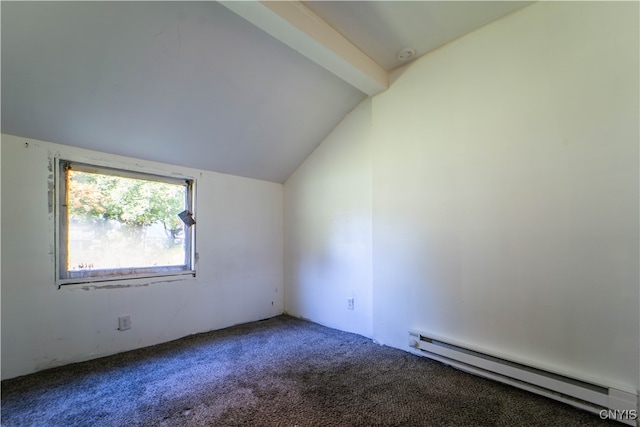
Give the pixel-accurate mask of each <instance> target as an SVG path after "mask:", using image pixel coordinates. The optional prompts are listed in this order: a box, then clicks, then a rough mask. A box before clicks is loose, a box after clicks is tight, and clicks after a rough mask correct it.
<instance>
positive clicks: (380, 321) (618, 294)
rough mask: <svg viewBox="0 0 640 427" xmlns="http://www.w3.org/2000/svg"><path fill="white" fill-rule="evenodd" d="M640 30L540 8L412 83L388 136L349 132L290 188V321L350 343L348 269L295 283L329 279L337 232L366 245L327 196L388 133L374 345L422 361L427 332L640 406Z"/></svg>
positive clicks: (402, 77) (593, 6)
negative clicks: (411, 335) (418, 354)
mask: <svg viewBox="0 0 640 427" xmlns="http://www.w3.org/2000/svg"><path fill="white" fill-rule="evenodd" d="M637 17H638V4H637V3H634V2H632V3H608V2H543V3H536V4H534V5H532V6H530V7H527V8H525V9H523V10H522V11H519V12H516V13H514V14H512V15H510V16H508V17H506V18H504V19H501V20H499V21H497V22H494V23H492V24H490V25H488V26H485V27H483V28H481V29H480V30H478V31H475V32H474V33H471V34H469V35H467V36H465V37H463V38H461V39H459V40H457V41H455V42H453V43H450V44H449V45H447V46H445V47H443V48H441V49H439V50H437V51H435V52H433V53H431V54H429V55H427V56H425V57H423V58H420V59H418V60H417V61H415V62H414V63H412V64H410V65H409V66H407V67H405V68H404V69H402V70H399V71H398V72H397V73H395V81H394V83H393V84H392V86H391V88H390V89H388V90H387V91H386V92H384V93H382V94H380V95H377V96H376V97H374V98H373V99H372V101H371V102H372V107H371V108H372V110H371V129H368V126H369V123H368V122H367V121H365V120H359V119H358V118H357V116H355V115H354V116H352V117H347V118H346V119H345V121H344V122H343V123H342V124H341V125H340V126H342V127H343V128H347V129H350V130H349V133H345V134H344V135H342V134H341V133H335V132H334V134H332V135H331V136H330V137H329V138H328V139H327V140H326V141H325V142H324V143H323V145H321V146H320V148H318V150H316V153H321V155H320V154H315V153H314V155H316V156H320V157H321V160H315V159H314V158H313V156H312V157H311V158H310V162H308V163H305V164H304V165H303V166H302V168H301V169H300V170H299V173H298V174H297V175H293V176H292V177H291V178H290V180H289V181H287V182H286V183H285V200H286V204H285V218H286V230H287V233H288V234H287V237H286V246H287V247H288V248H292V249H293V251H291V250H287V251H286V255H285V263H286V265H287V266H288V267H287V279H286V289H287V296H288V295H290V294H291V295H292V298H293V300H292V301H290V300H289V299H287V303H286V304H287V306H286V307H287V309H289V307H291V310H292V312H293V313H300V314H301V315H303V316H308V317H310V318H311V319H312V320H316V321H323V322H324V321H325V320H324V319H334V320H333V322H332V323H331V325H332V326H335V327H338V328H340V329H346V330H349V328H350V324H349V321H348V318H344V317H338V316H337V315H335V314H334V310H335V309H334V305H336V304H337V306H338V307H340V306H341V305H342V304H341V302H340V300H341V299H344V298H343V297H341V296H340V297H339V296H338V295H336V296H335V299H336V301H337V302H336V303H332V302H329V299H330V298H334V296H333V294H334V293H336V292H335V288H333V287H332V285H331V284H332V283H334V282H336V281H338V280H339V279H337V278H335V277H328V278H326V279H325V278H323V277H321V274H323V273H325V272H326V271H331V270H326V269H323V268H319V267H318V268H316V269H315V270H314V269H313V268H307V269H306V270H303V272H302V273H301V272H300V271H299V270H297V271H296V272H295V273H296V274H293V275H292V274H291V271H290V269H291V268H292V267H291V266H296V267H295V268H303V266H304V265H305V262H299V261H300V260H311V262H308V263H307V264H308V265H311V266H314V263H313V261H315V262H316V263H317V264H318V265H320V266H323V265H326V263H323V262H322V261H324V259H323V258H322V256H321V255H323V254H327V253H328V254H331V251H329V250H325V249H324V248H327V247H328V246H327V245H326V244H323V243H324V242H326V241H328V240H329V239H330V237H329V236H331V235H332V234H331V233H330V231H332V230H331V227H330V226H329V224H333V223H337V224H341V225H342V226H343V227H341V228H340V234H341V235H344V236H349V235H352V234H353V235H358V230H359V229H358V226H357V225H356V223H354V224H352V225H349V223H348V222H342V221H341V218H342V212H343V211H344V210H345V209H350V207H351V206H353V204H354V203H356V202H354V200H352V199H351V198H350V196H352V195H353V196H355V197H359V196H358V195H359V194H360V191H359V190H358V188H354V187H351V186H349V187H348V190H346V191H345V192H344V195H345V196H344V197H337V196H335V195H334V193H333V191H336V192H340V191H343V190H342V189H341V188H338V189H335V188H336V187H339V184H337V183H336V184H332V187H333V188H334V190H332V192H331V193H330V192H329V191H328V190H324V189H325V188H327V187H328V186H329V185H324V186H323V183H325V182H327V183H329V182H332V180H333V179H334V177H335V176H338V177H339V176H342V175H345V174H346V173H347V171H348V170H353V171H364V170H365V169H366V168H368V167H369V162H370V160H369V157H367V156H361V157H359V156H358V155H350V156H348V157H347V158H343V156H345V154H344V153H343V151H344V150H345V146H349V144H354V142H353V141H354V140H357V137H354V136H352V135H355V136H357V135H366V134H367V133H368V132H370V131H371V137H370V140H369V141H370V142H369V144H371V150H372V160H371V162H372V163H371V164H372V166H371V171H372V176H371V180H372V183H371V185H372V188H373V190H372V216H373V229H372V230H373V234H372V236H373V237H372V253H373V255H372V256H373V257H372V288H371V292H372V313H371V316H372V320H373V338H374V339H375V340H377V341H379V342H381V343H383V344H387V345H391V346H395V347H398V348H402V349H408V347H407V339H408V336H407V333H408V331H409V330H410V329H419V330H423V331H425V332H431V333H434V334H438V335H441V336H443V337H447V338H450V339H452V340H456V341H460V342H465V343H468V344H469V345H472V346H475V347H478V348H481V349H484V350H486V351H489V352H493V353H499V354H503V355H506V356H507V357H509V358H511V359H516V360H520V361H523V362H528V363H531V364H533V365H536V366H540V367H543V368H548V369H552V370H555V371H558V372H561V373H566V374H569V375H574V376H576V377H579V378H583V379H585V380H591V381H596V382H599V383H602V384H603V385H606V386H612V387H618V388H620V389H623V390H627V391H631V392H635V391H636V390H637V389H638V386H639V377H640V373H639V370H638V365H639V359H640V351H639V348H638V347H639V336H640V330H639V329H640V326H639V318H640V309H639V301H640V295H639V285H638V283H639V277H638V275H639V273H638V263H639V261H638V260H639V257H640V253H639V249H638V242H639V230H638V218H639V215H638V198H639V196H638V195H639V183H638V181H639V174H638V157H639V156H638V155H639V150H638V141H639V139H640V138H639V135H638V132H639V131H638V116H639V114H640V111H639V107H638V102H639V101H638V97H639V87H638V86H639V85H638V75H639V70H638V62H639V61H638V59H639V58H638V55H639V46H638V43H639V42H638V39H639V37H638V36H639V29H638V19H637ZM332 162H339V164H340V165H342V166H341V167H338V168H337V171H338V172H337V175H336V172H334V169H333V167H332ZM345 168H346V169H345ZM337 181H338V182H339V181H340V179H337ZM360 181H361V184H360V185H361V191H362V192H366V193H367V194H368V192H369V185H370V181H369V180H368V179H366V177H364V176H362V177H361V178H360ZM300 185H302V186H308V188H309V189H315V191H292V189H293V188H296V187H297V186H300ZM358 200H359V201H358V202H357V203H359V205H358V206H360V207H359V210H360V211H362V212H366V211H367V209H366V207H365V206H364V205H363V204H364V203H366V201H365V200H364V199H358ZM292 221H293V222H292ZM345 227H347V228H346V229H345ZM329 241H330V240H329ZM314 274H315V275H314ZM362 277H363V278H365V277H366V275H365V274H364V273H363V274H362ZM362 284H363V286H365V288H363V290H362V291H363V292H366V290H365V289H366V286H368V283H367V282H366V280H363V282H362ZM325 292H326V293H328V294H329V295H331V296H330V297H328V296H327V295H326V294H325ZM338 293H339V292H338ZM318 301H319V302H320V306H318V305H316V302H318ZM300 307H303V309H300ZM339 314H340V316H342V313H339ZM332 316H333V317H332Z"/></svg>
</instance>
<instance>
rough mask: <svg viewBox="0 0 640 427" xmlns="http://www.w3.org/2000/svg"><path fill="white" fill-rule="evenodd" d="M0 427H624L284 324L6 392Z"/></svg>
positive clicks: (48, 375) (125, 358)
mask: <svg viewBox="0 0 640 427" xmlns="http://www.w3.org/2000/svg"><path fill="white" fill-rule="evenodd" d="M1 423H2V425H3V426H196V425H207V426H291V427H293V426H300V427H303V426H545V427H549V426H607V425H608V426H621V425H622V424H619V423H616V422H613V421H603V420H600V418H599V417H598V416H597V415H594V414H592V413H588V412H585V411H581V410H578V409H575V408H572V407H571V406H568V405H565V404H562V403H558V402H555V401H552V400H549V399H546V398H543V397H539V396H537V395H534V394H530V393H528V392H525V391H521V390H519V389H516V388H512V387H510V386H506V385H503V384H500V383H495V382H492V381H489V380H485V379H483V378H478V377H475V376H472V375H469V374H467V373H464V372H461V371H458V370H455V369H453V368H451V367H448V366H445V365H443V364H441V363H438V362H434V361H431V360H429V359H426V358H423V357H418V356H415V355H412V354H410V353H407V352H403V351H400V350H397V349H392V348H388V347H384V346H380V345H377V344H375V343H373V342H371V340H369V339H366V338H364V337H361V336H358V335H354V334H349V333H345V332H341V331H337V330H334V329H330V328H326V327H323V326H319V325H316V324H313V323H310V322H306V321H303V320H299V319H295V318H292V317H288V316H278V317H274V318H272V319H268V320H265V321H261V322H253V323H248V324H245V325H238V326H234V327H231V328H227V329H223V330H220V331H214V332H209V333H205V334H198V335H193V336H190V337H186V338H183V339H180V340H177V341H172V342H169V343H165V344H161V345H157V346H153V347H148V348H144V349H140V350H135V351H130V352H126V353H122V354H117V355H114V356H109V357H105V358H101V359H96V360H92V361H88V362H82V363H76V364H73V365H68V366H64V367H60V368H55V369H50V370H47V371H43V372H39V373H36V374H32V375H27V376H23V377H19V378H14V379H10V380H5V381H3V382H2V421H1Z"/></svg>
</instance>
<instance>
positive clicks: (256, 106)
mask: <svg viewBox="0 0 640 427" xmlns="http://www.w3.org/2000/svg"><path fill="white" fill-rule="evenodd" d="M528 3H529V2H478V1H474V2H403V1H391V2H304V3H300V2H264V3H260V2H222V3H217V2H164V1H162V2H10V1H9V2H8V1H3V2H2V3H1V8H2V10H1V13H2V22H1V31H2V33H1V37H2V46H1V47H2V51H1V52H2V69H1V72H2V74H1V78H2V132H3V133H8V134H13V135H19V136H25V137H29V138H35V139H42V140H46V141H51V142H57V143H61V144H67V145H72V146H78V147H84V148H89V149H94V150H99V151H105V152H110V153H115V154H121V155H126V156H130V157H136V158H141V159H147V160H154V161H160V162H165V163H171V164H177V165H183V166H189V167H195V168H200V169H207V170H213V171H218V172H223V173H229V174H234V175H240V176H246V177H251V178H256V179H264V180H268V181H274V182H283V181H284V180H286V178H287V177H288V176H289V175H290V174H291V173H292V172H293V171H294V170H295V169H296V168H297V167H298V166H299V165H300V163H301V162H302V161H303V160H304V159H305V158H306V157H307V156H308V155H309V154H310V153H311V152H312V151H313V150H314V149H315V147H317V145H318V144H319V143H320V142H321V141H322V140H323V139H324V137H325V136H326V135H327V134H328V133H329V132H331V130H332V129H333V128H334V127H335V126H336V125H337V123H338V122H339V121H340V120H341V119H342V118H343V117H344V116H345V115H346V114H347V113H348V112H349V111H350V110H351V109H353V108H354V107H355V106H356V105H357V104H358V103H359V102H360V101H361V100H362V99H364V98H365V97H366V96H367V95H372V94H375V93H377V92H380V91H381V90H384V88H385V87H386V84H387V83H386V74H387V72H388V71H390V70H391V69H393V68H396V67H397V66H399V65H401V64H402V62H401V61H399V60H398V59H397V58H396V52H397V51H398V50H400V49H402V48H405V47H408V48H413V49H414V50H415V51H416V55H415V57H419V56H420V55H423V54H425V53H427V52H429V51H431V50H433V49H436V48H438V47H440V46H442V45H443V44H446V43H448V42H450V41H451V40H453V39H455V38H457V37H460V36H461V35H463V34H465V33H468V32H470V31H473V30H474V29H476V28H478V27H480V26H482V25H484V24H486V23H488V22H490V21H492V20H495V19H498V18H499V17H501V16H504V15H506V14H508V13H510V12H512V11H514V10H516V9H519V8H521V7H524V6H526V5H527V4H528Z"/></svg>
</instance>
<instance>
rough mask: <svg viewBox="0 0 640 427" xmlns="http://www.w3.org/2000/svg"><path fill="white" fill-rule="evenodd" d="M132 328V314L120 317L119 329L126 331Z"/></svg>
mask: <svg viewBox="0 0 640 427" xmlns="http://www.w3.org/2000/svg"><path fill="white" fill-rule="evenodd" d="M127 329H131V316H122V317H118V330H119V331H126V330H127Z"/></svg>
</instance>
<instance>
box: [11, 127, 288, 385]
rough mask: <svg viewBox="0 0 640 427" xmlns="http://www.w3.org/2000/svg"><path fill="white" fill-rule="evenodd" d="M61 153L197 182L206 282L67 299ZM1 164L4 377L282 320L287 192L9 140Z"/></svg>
mask: <svg viewBox="0 0 640 427" xmlns="http://www.w3.org/2000/svg"><path fill="white" fill-rule="evenodd" d="M26 144H28V147H27V146H26ZM53 154H59V155H61V156H62V157H64V158H68V159H72V160H84V161H88V162H92V161H97V162H104V161H107V162H108V163H109V164H110V165H113V166H116V167H125V168H126V167H133V168H136V169H143V170H149V171H151V172H159V173H167V174H171V173H174V172H175V173H181V174H183V175H187V176H193V177H194V178H195V179H196V180H197V252H198V254H199V257H200V258H199V262H198V265H197V273H198V274H197V278H195V279H194V278H190V279H186V280H182V281H177V282H159V283H150V284H148V286H140V287H128V288H119V289H94V290H82V289H81V288H79V287H73V286H72V287H63V288H62V289H60V290H58V289H57V288H56V286H55V284H54V259H53V242H54V236H53V216H52V214H50V213H49V211H48V200H49V193H48V184H49V182H50V174H51V172H50V171H49V169H48V168H49V164H50V163H49V162H50V159H51V156H52V155H53ZM1 158H2V217H3V222H2V248H3V251H2V378H3V379H4V378H11V377H14V376H17V375H22V374H27V373H30V372H34V371H38V370H41V369H45V368H49V367H53V366H57V365H63V364H66V363H70V362H75V361H80V360H86V359H90V358H94V357H100V356H105V355H108V354H113V353H118V352H121V351H125V350H130V349H134V348H140V347H145V346H149V345H153V344H157V343H160V342H165V341H170V340H173V339H176V338H180V337H183V336H186V335H189V334H193V333H198V332H203V331H209V330H213V329H218V328H222V327H226V326H230V325H233V324H237V323H243V322H248V321H252V320H258V319H263V318H268V317H271V316H274V315H278V314H281V313H282V312H283V294H284V292H283V289H282V185H280V184H275V183H270V182H265V181H258V180H252V179H248V178H240V177H235V176H230V175H224V174H219V173H214V172H207V171H200V170H195V169H188V168H184V167H174V166H169V165H163V164H158V163H152V162H146V161H138V160H134V159H130V158H123V157H118V156H113V155H107V154H102V153H97V152H92V151H87V150H82V149H78V148H73V147H67V146H62V145H56V144H51V143H47V142H43V141H34V140H27V139H23V138H18V137H13V136H9V135H2V155H1ZM146 283H148V282H146ZM122 315H130V316H131V322H132V328H131V330H128V331H118V330H116V329H117V318H118V316H122Z"/></svg>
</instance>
